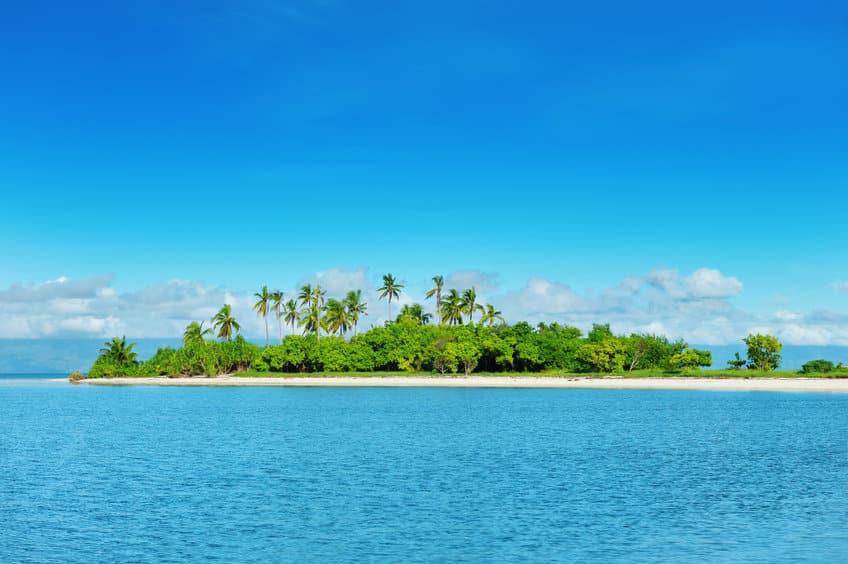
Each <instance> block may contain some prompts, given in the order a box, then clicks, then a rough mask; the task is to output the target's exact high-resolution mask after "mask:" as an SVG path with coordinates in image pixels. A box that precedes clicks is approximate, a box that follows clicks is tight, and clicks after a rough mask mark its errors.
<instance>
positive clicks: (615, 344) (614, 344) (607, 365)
mask: <svg viewBox="0 0 848 564" xmlns="http://www.w3.org/2000/svg"><path fill="white" fill-rule="evenodd" d="M626 358H627V349H626V348H625V346H624V344H623V343H621V342H620V341H618V340H617V339H614V338H613V339H606V340H604V341H600V342H594V343H593V342H587V343H584V344H583V345H580V347H578V349H577V351H576V352H575V359H576V360H577V362H578V363H580V365H581V372H604V373H607V374H611V373H613V372H620V371H622V370H623V369H624V361H625V360H626Z"/></svg>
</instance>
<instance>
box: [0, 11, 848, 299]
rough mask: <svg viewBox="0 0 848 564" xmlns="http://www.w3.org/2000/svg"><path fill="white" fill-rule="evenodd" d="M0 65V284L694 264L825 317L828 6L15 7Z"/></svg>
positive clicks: (842, 36)
mask: <svg viewBox="0 0 848 564" xmlns="http://www.w3.org/2000/svg"><path fill="white" fill-rule="evenodd" d="M0 69H2V87H0V124H2V125H0V186H2V193H3V204H2V207H0V241H2V244H0V263H2V264H3V268H2V269H0V288H5V287H9V286H10V285H12V284H16V283H40V282H43V281H45V280H51V279H55V278H57V277H59V276H65V277H69V278H71V279H80V278H86V277H92V276H100V275H104V274H109V273H111V274H114V283H113V285H114V287H115V288H116V289H118V290H119V291H122V292H126V291H134V290H139V289H141V288H144V287H146V286H150V285H154V284H157V283H161V282H163V281H167V280H171V279H176V278H178V279H185V280H196V281H200V282H202V283H204V284H210V285H220V286H224V287H227V288H233V289H234V290H236V291H240V292H247V291H253V290H254V289H255V287H256V286H258V285H259V284H262V283H266V282H267V283H269V284H271V285H272V286H273V285H275V284H280V285H282V286H284V287H290V286H293V285H294V284H296V283H297V281H299V280H302V279H304V278H305V277H307V276H309V275H310V274H311V273H313V272H316V271H322V270H327V269H329V268H334V267H340V268H343V269H356V268H367V269H368V272H369V275H370V276H371V277H372V278H376V277H377V275H379V274H382V273H384V272H393V273H395V274H396V275H397V276H399V277H401V278H403V279H404V280H406V281H407V282H408V284H410V285H411V286H416V285H420V286H421V287H422V288H423V287H424V284H425V282H426V280H427V279H428V278H429V277H430V276H432V275H433V274H436V273H445V274H447V273H450V272H454V271H459V270H480V271H484V272H494V273H498V275H499V280H500V285H501V288H502V290H503V291H509V290H511V289H514V290H518V289H519V288H521V287H522V286H523V285H525V284H527V280H528V279H529V278H531V277H541V278H544V279H546V280H551V281H554V282H556V283H559V284H564V285H568V286H570V287H571V288H573V289H574V290H575V291H576V292H578V293H591V292H596V291H600V290H601V289H603V288H610V287H613V286H615V285H616V284H618V283H619V282H620V281H621V280H623V279H625V278H627V277H632V276H641V275H643V274H645V273H647V272H650V271H652V270H656V269H676V270H679V271H680V272H681V273H682V274H688V273H691V272H693V271H695V270H696V269H699V268H711V269H717V270H719V271H721V273H722V275H724V276H728V277H735V278H738V279H739V280H741V281H742V282H743V283H744V291H743V292H740V293H738V295H735V296H733V298H732V300H733V302H734V303H735V305H736V306H738V307H743V308H745V309H746V310H748V311H752V312H766V311H768V310H769V309H770V308H772V309H773V302H775V300H777V301H779V302H781V307H784V306H783V305H782V304H787V305H786V307H788V308H789V309H793V310H798V311H803V312H809V311H814V310H819V309H824V310H828V311H831V312H836V313H840V314H844V313H848V303H847V302H848V295H846V292H844V291H838V290H837V288H841V287H842V286H839V283H840V282H843V281H845V280H846V279H848V272H846V270H848V269H847V268H846V258H848V254H847V253H846V244H848V235H846V229H845V228H844V222H845V214H846V212H845V200H846V198H845V196H844V191H845V189H846V188H848V102H846V100H848V7H846V5H845V3H844V2H815V1H810V2H780V1H774V0H771V1H763V2H742V3H740V2H724V1H718V2H680V1H670V2H657V1H648V2H639V3H633V2H604V1H599V2H526V3H516V2H493V1H491V0H490V1H486V2H473V1H472V2H461V3H456V2H433V1H430V2H417V3H407V2H395V1H386V2H369V1H357V2H345V1H341V0H322V1H319V0H313V1H302V2H267V1H263V2H249V1H235V0H234V1H230V2H164V1H162V2H157V1H149V0H148V1H143V2H91V1H80V2H73V3H64V2H55V1H54V2H38V1H33V2H21V3H10V4H9V5H6V6H4V10H3V17H2V18H0ZM776 294H779V296H777V297H776Z"/></svg>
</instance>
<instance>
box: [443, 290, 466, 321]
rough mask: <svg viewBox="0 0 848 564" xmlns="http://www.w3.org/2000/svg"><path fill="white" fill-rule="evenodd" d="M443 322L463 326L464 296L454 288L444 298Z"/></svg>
mask: <svg viewBox="0 0 848 564" xmlns="http://www.w3.org/2000/svg"><path fill="white" fill-rule="evenodd" d="M441 313H442V322H443V323H447V324H448V325H460V324H462V313H463V308H462V296H460V295H459V292H457V291H456V290H455V289H454V288H451V289H450V290H449V291H448V293H447V295H446V296H443V297H442V307H441Z"/></svg>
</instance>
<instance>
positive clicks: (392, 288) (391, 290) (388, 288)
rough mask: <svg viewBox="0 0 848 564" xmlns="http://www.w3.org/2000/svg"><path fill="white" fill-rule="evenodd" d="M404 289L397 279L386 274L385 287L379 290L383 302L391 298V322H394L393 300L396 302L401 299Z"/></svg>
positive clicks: (384, 278) (384, 277)
mask: <svg viewBox="0 0 848 564" xmlns="http://www.w3.org/2000/svg"><path fill="white" fill-rule="evenodd" d="M402 289H403V284H398V282H397V280H395V277H394V276H392V275H391V274H386V275H384V276H383V286H382V287H380V288H377V292H378V295H379V296H378V297H379V298H380V299H381V300H382V299H383V298H386V297H388V298H389V321H391V320H392V298H394V299H395V300H397V299H398V297H400V291H401V290H402Z"/></svg>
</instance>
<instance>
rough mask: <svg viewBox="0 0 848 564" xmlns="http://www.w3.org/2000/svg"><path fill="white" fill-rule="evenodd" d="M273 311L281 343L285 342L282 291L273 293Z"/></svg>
mask: <svg viewBox="0 0 848 564" xmlns="http://www.w3.org/2000/svg"><path fill="white" fill-rule="evenodd" d="M271 311H272V312H274V315H275V316H276V317H277V327H278V328H279V330H280V343H281V344H282V342H283V293H282V292H281V291H280V290H274V291H273V292H271Z"/></svg>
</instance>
